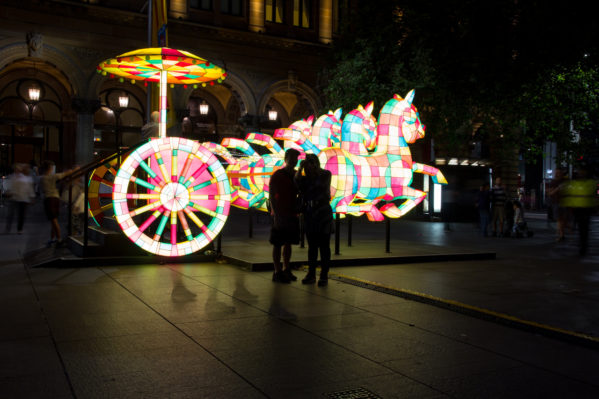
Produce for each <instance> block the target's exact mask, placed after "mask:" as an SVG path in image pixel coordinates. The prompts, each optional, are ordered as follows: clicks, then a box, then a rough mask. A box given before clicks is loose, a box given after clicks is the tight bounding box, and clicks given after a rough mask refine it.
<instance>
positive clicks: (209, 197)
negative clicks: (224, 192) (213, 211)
mask: <svg viewBox="0 0 599 399" xmlns="http://www.w3.org/2000/svg"><path fill="white" fill-rule="evenodd" d="M223 197H225V196H221V195H218V194H191V195H190V196H189V199H190V200H196V201H210V200H219V199H222V198H223Z"/></svg>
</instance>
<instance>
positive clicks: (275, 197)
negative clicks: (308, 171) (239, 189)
mask: <svg viewBox="0 0 599 399" xmlns="http://www.w3.org/2000/svg"><path fill="white" fill-rule="evenodd" d="M299 154H300V153H299V151H297V150H295V149H293V148H290V149H288V150H287V151H286V152H285V166H284V167H283V168H282V169H279V170H277V171H276V172H275V173H273V175H272V177H271V178H270V184H269V196H270V215H271V220H272V226H271V230H270V240H269V241H270V243H271V244H272V245H273V249H272V259H273V263H274V268H275V271H274V274H273V276H272V281H276V282H280V283H289V282H291V281H295V280H297V277H295V276H294V275H293V274H292V273H291V265H290V260H291V245H297V244H298V243H299V235H300V234H299V232H300V231H299V218H298V209H297V187H296V185H295V181H294V176H295V166H296V165H297V159H298V157H299ZM281 250H282V252H283V264H282V265H281Z"/></svg>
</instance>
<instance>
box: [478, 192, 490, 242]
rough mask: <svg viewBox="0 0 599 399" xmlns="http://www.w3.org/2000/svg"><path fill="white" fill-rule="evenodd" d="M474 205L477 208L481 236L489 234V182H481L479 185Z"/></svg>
mask: <svg viewBox="0 0 599 399" xmlns="http://www.w3.org/2000/svg"><path fill="white" fill-rule="evenodd" d="M476 207H477V208H478V216H479V221H480V233H481V235H482V236H483V237H488V236H489V219H490V213H489V211H490V209H491V195H490V193H489V184H488V183H483V184H482V185H481V186H480V191H479V192H478V195H477V198H476Z"/></svg>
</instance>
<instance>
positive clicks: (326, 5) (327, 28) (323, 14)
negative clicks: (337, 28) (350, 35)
mask: <svg viewBox="0 0 599 399" xmlns="http://www.w3.org/2000/svg"><path fill="white" fill-rule="evenodd" d="M319 15H320V21H319V25H318V28H319V29H318V40H319V41H320V42H321V43H324V44H330V43H331V42H332V41H333V0H320V13H319Z"/></svg>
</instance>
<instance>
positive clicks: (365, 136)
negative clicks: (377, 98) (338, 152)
mask: <svg viewBox="0 0 599 399" xmlns="http://www.w3.org/2000/svg"><path fill="white" fill-rule="evenodd" d="M373 108H374V103H373V102H372V101H371V102H369V103H368V104H366V107H362V105H358V108H356V109H354V110H352V111H351V112H349V113H348V114H347V115H345V118H343V124H342V125H341V146H342V147H343V146H344V143H345V145H349V143H358V144H363V145H364V147H365V149H367V150H372V149H374V147H375V146H376V126H377V123H376V119H375V118H374V116H372V110H373ZM347 150H348V151H350V152H354V151H352V150H351V149H349V148H347Z"/></svg>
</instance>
